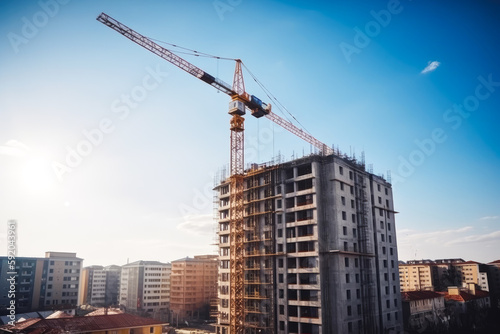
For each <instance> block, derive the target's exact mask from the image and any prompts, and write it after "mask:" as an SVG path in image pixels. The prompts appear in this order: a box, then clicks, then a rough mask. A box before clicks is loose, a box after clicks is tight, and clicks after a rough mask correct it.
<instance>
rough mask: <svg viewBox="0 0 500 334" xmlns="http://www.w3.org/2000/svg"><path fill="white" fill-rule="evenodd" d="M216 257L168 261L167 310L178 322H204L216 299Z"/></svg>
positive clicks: (200, 256)
mask: <svg viewBox="0 0 500 334" xmlns="http://www.w3.org/2000/svg"><path fill="white" fill-rule="evenodd" d="M218 264H219V262H218V256H217V255H198V256H195V257H194V258H189V257H186V258H183V259H179V260H176V261H172V274H171V280H170V310H171V312H173V314H174V316H175V317H176V319H177V317H178V319H179V321H181V322H183V321H185V320H191V319H206V320H208V319H209V317H210V306H211V303H213V302H214V300H216V299H217V268H218Z"/></svg>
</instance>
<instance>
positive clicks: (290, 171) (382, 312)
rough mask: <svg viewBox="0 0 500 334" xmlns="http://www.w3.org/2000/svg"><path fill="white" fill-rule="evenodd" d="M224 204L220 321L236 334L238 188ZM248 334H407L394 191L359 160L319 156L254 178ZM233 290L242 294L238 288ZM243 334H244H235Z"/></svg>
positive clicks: (247, 232)
mask: <svg viewBox="0 0 500 334" xmlns="http://www.w3.org/2000/svg"><path fill="white" fill-rule="evenodd" d="M216 191H217V192H218V203H219V208H218V211H219V221H218V224H219V228H218V236H219V240H218V242H219V252H220V254H219V255H220V264H219V300H220V302H219V318H218V322H217V333H218V334H228V333H230V332H229V331H230V328H231V327H230V323H231V302H232V301H233V300H234V299H233V298H232V290H233V287H232V285H233V286H234V282H232V279H233V278H234V275H239V274H240V273H235V272H233V273H232V272H231V261H232V258H231V244H232V243H235V242H237V241H236V240H230V236H231V220H230V215H231V211H230V210H231V209H230V207H231V206H230V193H231V189H230V180H229V179H226V180H223V181H222V182H221V183H220V184H219V185H217V187H216ZM243 198H244V237H243V241H242V242H243V243H244V270H243V275H244V280H243V282H244V283H243V291H244V295H243V298H244V307H243V314H244V318H242V319H237V321H241V322H242V323H243V327H244V328H245V333H248V334H250V333H265V332H267V331H269V332H274V333H277V334H284V333H318V334H319V333H325V334H329V333H382V332H386V331H392V332H394V333H399V332H402V330H403V325H402V321H403V317H402V309H401V294H400V286H399V275H398V254H397V245H396V226H395V220H394V213H395V211H394V204H393V197H392V187H391V184H390V183H389V182H387V181H386V180H385V179H383V178H382V177H379V176H376V175H374V174H371V173H369V172H368V171H366V169H365V168H364V165H363V164H360V163H358V162H357V161H355V160H354V159H350V158H345V157H344V158H343V157H339V156H336V155H330V156H326V157H323V156H319V155H311V156H309V157H305V158H302V159H298V160H294V161H291V162H287V163H283V164H280V165H273V166H265V165H259V166H253V167H252V169H251V170H249V171H247V172H246V174H245V176H244V193H243ZM232 283H233V284H232ZM230 334H234V333H230Z"/></svg>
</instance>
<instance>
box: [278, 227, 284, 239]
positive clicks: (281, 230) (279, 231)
mask: <svg viewBox="0 0 500 334" xmlns="http://www.w3.org/2000/svg"><path fill="white" fill-rule="evenodd" d="M278 238H283V229H281V228H279V229H278Z"/></svg>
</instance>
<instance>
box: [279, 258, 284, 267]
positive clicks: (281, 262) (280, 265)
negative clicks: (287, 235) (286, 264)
mask: <svg viewBox="0 0 500 334" xmlns="http://www.w3.org/2000/svg"><path fill="white" fill-rule="evenodd" d="M278 268H283V259H278Z"/></svg>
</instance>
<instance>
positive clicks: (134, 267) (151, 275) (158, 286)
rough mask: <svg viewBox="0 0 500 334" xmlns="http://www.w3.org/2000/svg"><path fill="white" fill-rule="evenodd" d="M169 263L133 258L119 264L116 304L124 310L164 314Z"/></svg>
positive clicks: (168, 297)
mask: <svg viewBox="0 0 500 334" xmlns="http://www.w3.org/2000/svg"><path fill="white" fill-rule="evenodd" d="M171 267H172V266H171V264H170V263H162V262H158V261H136V262H133V263H129V264H126V265H124V266H122V270H121V277H120V299H119V303H120V307H122V308H124V309H125V311H127V312H132V313H148V314H150V315H152V316H154V317H157V318H165V317H167V316H168V313H169V308H170V273H171Z"/></svg>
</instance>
